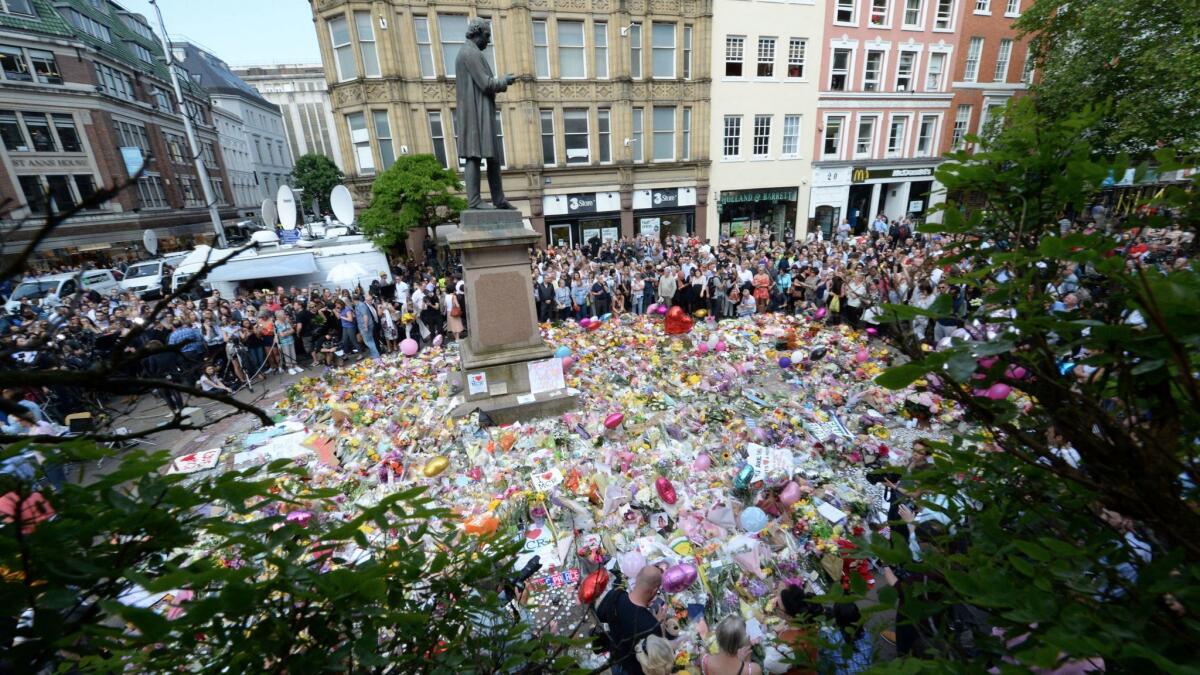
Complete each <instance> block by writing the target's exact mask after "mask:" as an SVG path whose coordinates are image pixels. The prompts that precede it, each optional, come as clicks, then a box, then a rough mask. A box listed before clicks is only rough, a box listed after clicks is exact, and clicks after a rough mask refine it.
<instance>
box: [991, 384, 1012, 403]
mask: <svg viewBox="0 0 1200 675" xmlns="http://www.w3.org/2000/svg"><path fill="white" fill-rule="evenodd" d="M1011 393H1012V387H1010V386H1008V385H1007V384H1004V383H1003V382H997V383H996V384H993V385H992V386H990V387H988V390H987V397H988V398H990V399H992V400H993V401H1002V400H1004V399H1006V398H1008V395H1009V394H1011Z"/></svg>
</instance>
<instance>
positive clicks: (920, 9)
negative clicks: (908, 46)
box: [900, 0, 925, 30]
mask: <svg viewBox="0 0 1200 675" xmlns="http://www.w3.org/2000/svg"><path fill="white" fill-rule="evenodd" d="M903 2H904V5H903V6H902V7H901V8H900V27H901V28H903V29H904V30H924V29H925V0H903ZM913 3H916V5H917V20H916V22H915V23H914V22H910V21H909V20H908V13H909V12H910V11H912V4H913Z"/></svg>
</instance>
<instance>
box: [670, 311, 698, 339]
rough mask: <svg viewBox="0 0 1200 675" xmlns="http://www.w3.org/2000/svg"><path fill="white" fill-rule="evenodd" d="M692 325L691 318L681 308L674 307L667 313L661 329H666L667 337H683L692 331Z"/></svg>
mask: <svg viewBox="0 0 1200 675" xmlns="http://www.w3.org/2000/svg"><path fill="white" fill-rule="evenodd" d="M693 323H694V322H693V321H692V317H690V316H688V315H687V313H686V312H684V311H683V308H682V307H679V306H675V307H672V308H671V309H670V311H668V312H667V318H666V320H664V321H663V328H664V329H666V331H667V335H683V334H684V333H686V332H688V331H690V330H691V329H692V324H693Z"/></svg>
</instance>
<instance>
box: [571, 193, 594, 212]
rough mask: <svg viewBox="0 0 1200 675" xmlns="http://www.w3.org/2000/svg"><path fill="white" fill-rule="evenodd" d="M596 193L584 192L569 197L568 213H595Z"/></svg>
mask: <svg viewBox="0 0 1200 675" xmlns="http://www.w3.org/2000/svg"><path fill="white" fill-rule="evenodd" d="M595 212H596V193H595V192H584V193H580V194H576V195H569V196H568V197H567V213H595Z"/></svg>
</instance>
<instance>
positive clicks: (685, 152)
mask: <svg viewBox="0 0 1200 675" xmlns="http://www.w3.org/2000/svg"><path fill="white" fill-rule="evenodd" d="M680 144H681V145H680V147H681V150H680V154H679V159H680V160H682V161H685V162H686V161H688V160H690V159H691V158H692V109H691V107H690V106H684V108H683V138H682V139H681V140H680Z"/></svg>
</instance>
